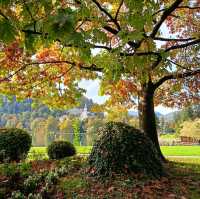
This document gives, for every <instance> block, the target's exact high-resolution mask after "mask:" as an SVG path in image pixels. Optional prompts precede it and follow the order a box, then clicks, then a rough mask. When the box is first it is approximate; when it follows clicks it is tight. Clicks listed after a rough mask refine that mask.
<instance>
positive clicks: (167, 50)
mask: <svg viewBox="0 0 200 199" xmlns="http://www.w3.org/2000/svg"><path fill="white" fill-rule="evenodd" d="M198 43H200V39H196V40H194V41H191V42H188V43H185V44H180V45H176V46H171V47H169V48H167V49H165V52H169V51H171V50H175V49H180V48H186V47H188V46H192V45H195V44H198Z"/></svg>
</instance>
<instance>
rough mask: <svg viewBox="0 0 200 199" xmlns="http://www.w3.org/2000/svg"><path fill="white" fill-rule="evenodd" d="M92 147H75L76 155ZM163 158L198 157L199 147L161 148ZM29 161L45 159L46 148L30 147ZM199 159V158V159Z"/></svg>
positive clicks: (84, 152)
mask: <svg viewBox="0 0 200 199" xmlns="http://www.w3.org/2000/svg"><path fill="white" fill-rule="evenodd" d="M91 149H92V146H77V147H76V150H77V154H88V153H90V151H91ZM161 150H162V152H163V154H164V155H165V156H200V146H161ZM28 158H29V159H45V158H48V157H47V151H46V147H32V148H31V150H30V153H29V156H28ZM199 159H200V158H199Z"/></svg>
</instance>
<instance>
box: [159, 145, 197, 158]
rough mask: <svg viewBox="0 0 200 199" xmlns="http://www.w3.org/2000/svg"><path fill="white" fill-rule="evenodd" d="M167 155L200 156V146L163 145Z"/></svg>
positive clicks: (164, 152) (162, 148) (163, 150)
mask: <svg viewBox="0 0 200 199" xmlns="http://www.w3.org/2000/svg"><path fill="white" fill-rule="evenodd" d="M161 150H162V152H163V154H164V155H165V156H200V146H162V147H161Z"/></svg>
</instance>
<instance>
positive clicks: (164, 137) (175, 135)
mask: <svg viewBox="0 0 200 199" xmlns="http://www.w3.org/2000/svg"><path fill="white" fill-rule="evenodd" d="M177 137H178V136H177V134H174V133H173V134H163V135H161V136H160V138H162V139H169V140H170V139H175V138H177Z"/></svg>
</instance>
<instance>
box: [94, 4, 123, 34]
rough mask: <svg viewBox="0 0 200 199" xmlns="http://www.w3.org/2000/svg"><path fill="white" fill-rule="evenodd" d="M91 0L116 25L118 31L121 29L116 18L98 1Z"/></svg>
mask: <svg viewBox="0 0 200 199" xmlns="http://www.w3.org/2000/svg"><path fill="white" fill-rule="evenodd" d="M92 2H93V3H95V5H96V6H97V7H98V8H99V10H100V11H102V12H103V13H104V14H105V15H106V16H107V17H108V18H109V19H110V20H111V21H112V22H113V23H114V24H115V25H116V26H117V29H118V31H119V30H121V27H120V25H119V23H118V22H117V20H116V19H115V18H113V17H112V15H111V14H110V13H109V12H108V11H107V10H106V9H104V8H103V7H102V6H101V4H100V3H99V2H98V1H96V0H92Z"/></svg>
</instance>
